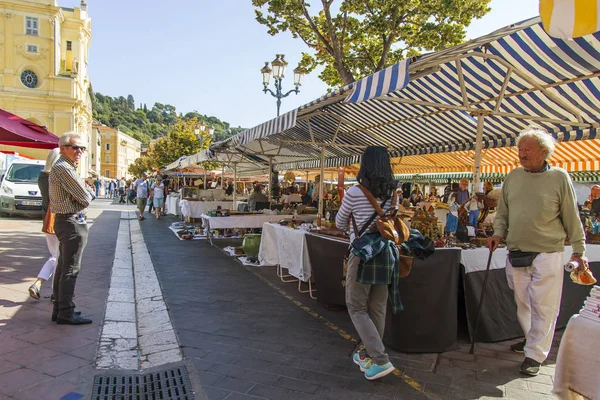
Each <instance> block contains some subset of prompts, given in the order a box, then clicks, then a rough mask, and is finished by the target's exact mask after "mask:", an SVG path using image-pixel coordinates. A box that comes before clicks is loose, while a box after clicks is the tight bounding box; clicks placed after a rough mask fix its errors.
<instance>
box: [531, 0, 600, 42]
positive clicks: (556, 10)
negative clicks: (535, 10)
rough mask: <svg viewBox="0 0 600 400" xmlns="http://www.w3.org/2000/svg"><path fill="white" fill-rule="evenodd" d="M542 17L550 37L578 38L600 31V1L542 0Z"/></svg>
mask: <svg viewBox="0 0 600 400" xmlns="http://www.w3.org/2000/svg"><path fill="white" fill-rule="evenodd" d="M540 17H541V18H542V23H543V25H544V29H545V30H546V32H548V34H549V35H550V36H553V37H556V38H562V39H571V38H578V37H581V36H585V35H589V34H592V33H595V32H598V31H600V2H599V1H598V0H540Z"/></svg>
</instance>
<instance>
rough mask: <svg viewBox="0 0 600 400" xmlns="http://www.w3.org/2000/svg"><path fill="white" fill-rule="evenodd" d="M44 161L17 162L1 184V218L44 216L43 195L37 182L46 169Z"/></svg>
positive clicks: (11, 165) (7, 172) (9, 169)
mask: <svg viewBox="0 0 600 400" xmlns="http://www.w3.org/2000/svg"><path fill="white" fill-rule="evenodd" d="M45 164H46V162H45V161H42V160H15V161H13V163H12V164H10V167H8V170H7V171H6V174H4V175H3V176H2V183H1V184H0V216H2V217H7V216H9V215H28V216H29V215H34V216H35V215H37V216H41V215H42V194H41V193H40V188H39V187H38V184H37V181H38V177H39V176H40V172H41V171H42V170H43V169H44V165H45Z"/></svg>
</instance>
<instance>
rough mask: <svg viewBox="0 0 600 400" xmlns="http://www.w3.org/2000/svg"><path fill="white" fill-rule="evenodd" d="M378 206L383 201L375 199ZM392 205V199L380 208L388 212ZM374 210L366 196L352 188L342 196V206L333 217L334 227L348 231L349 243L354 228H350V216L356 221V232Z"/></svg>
mask: <svg viewBox="0 0 600 400" xmlns="http://www.w3.org/2000/svg"><path fill="white" fill-rule="evenodd" d="M377 202H378V203H379V205H381V203H382V202H383V199H377ZM391 205H392V199H391V198H390V199H389V200H388V201H386V202H385V204H384V206H383V207H382V208H383V210H384V211H386V210H388V209H389V208H390V207H391ZM374 212H375V209H374V208H373V206H372V205H371V202H370V201H369V199H367V196H365V194H364V193H363V192H362V190H360V188H359V187H358V186H352V187H351V188H350V189H348V191H347V192H346V194H345V195H344V199H343V200H342V205H341V206H340V210H339V211H338V213H337V215H336V217H335V225H336V226H337V227H338V228H339V229H342V230H347V229H349V230H350V241H353V240H354V228H353V227H352V222H351V221H350V214H352V215H354V220H355V221H356V226H357V228H358V230H359V231H360V229H361V228H362V226H363V225H364V224H366V223H367V221H368V220H369V218H371V216H372V215H373V213H374ZM376 220H377V218H375V219H374V220H373V223H372V224H371V226H373V225H374V224H375V221H376Z"/></svg>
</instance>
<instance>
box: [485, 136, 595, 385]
mask: <svg viewBox="0 0 600 400" xmlns="http://www.w3.org/2000/svg"><path fill="white" fill-rule="evenodd" d="M554 146H555V141H554V139H553V138H552V137H551V136H550V135H548V134H547V133H546V132H545V131H543V130H542V129H541V128H537V127H534V128H528V129H526V130H525V131H523V132H522V133H521V134H520V135H519V138H518V139H517V147H518V151H519V161H520V163H521V165H522V167H519V168H516V169H514V170H512V171H511V172H510V173H509V174H508V176H507V177H506V180H505V182H504V186H503V188H502V195H501V196H500V203H499V205H498V209H497V211H496V218H495V220H494V235H493V236H492V237H490V238H488V246H489V248H490V250H491V251H493V250H495V249H496V248H497V247H498V244H499V243H500V240H501V239H502V238H504V237H506V243H507V247H508V250H509V255H508V258H507V260H506V275H507V278H508V284H509V286H510V288H511V289H513V290H514V297H515V302H516V303H517V318H518V320H519V324H520V325H521V328H522V329H523V332H524V333H525V340H523V341H522V342H520V343H516V344H514V345H512V346H511V348H512V350H513V351H515V352H518V353H524V355H525V359H524V361H523V363H522V364H521V368H520V370H521V372H522V373H523V374H526V375H537V374H538V373H539V371H540V366H541V365H542V363H543V362H544V361H545V360H546V357H548V353H549V352H550V347H551V346H552V338H553V336H554V328H555V326H556V318H557V317H558V312H559V308H560V300H561V295H562V285H563V276H564V272H563V251H564V242H565V239H566V237H567V236H568V237H569V241H570V242H571V245H572V246H573V255H572V256H571V259H570V261H574V262H577V263H578V264H579V265H580V266H582V267H587V259H586V258H585V257H584V253H585V236H584V233H583V228H582V226H581V221H580V220H579V213H578V210H577V200H576V197H575V191H574V189H573V183H572V182H571V178H570V177H569V174H568V173H567V172H566V171H565V170H564V169H562V168H557V167H554V166H551V165H550V164H549V163H548V162H547V160H548V158H549V157H550V156H551V155H552V152H553V151H554Z"/></svg>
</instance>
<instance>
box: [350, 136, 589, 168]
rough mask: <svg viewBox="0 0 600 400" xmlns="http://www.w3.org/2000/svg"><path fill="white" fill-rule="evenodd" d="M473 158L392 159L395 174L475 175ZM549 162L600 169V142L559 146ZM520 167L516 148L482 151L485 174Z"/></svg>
mask: <svg viewBox="0 0 600 400" xmlns="http://www.w3.org/2000/svg"><path fill="white" fill-rule="evenodd" d="M474 159H475V151H474V150H466V151H456V152H453V153H435V154H428V155H421V156H406V157H398V158H392V168H393V170H394V173H396V174H416V173H440V172H468V171H471V172H472V171H473V161H474ZM548 162H549V163H550V164H551V165H554V166H556V167H560V168H564V169H566V170H567V171H569V172H577V171H596V170H600V139H590V140H578V141H571V142H561V143H557V144H556V149H555V150H554V153H553V154H552V157H550V159H549V160H548ZM519 166H520V163H519V156H518V152H517V148H516V147H514V146H512V147H501V148H488V149H486V150H484V151H483V154H482V160H481V173H482V174H486V173H488V174H489V173H492V174H493V173H501V174H507V173H509V172H510V171H512V170H513V169H515V168H517V167H519ZM355 167H359V165H358V164H357V165H355Z"/></svg>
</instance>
